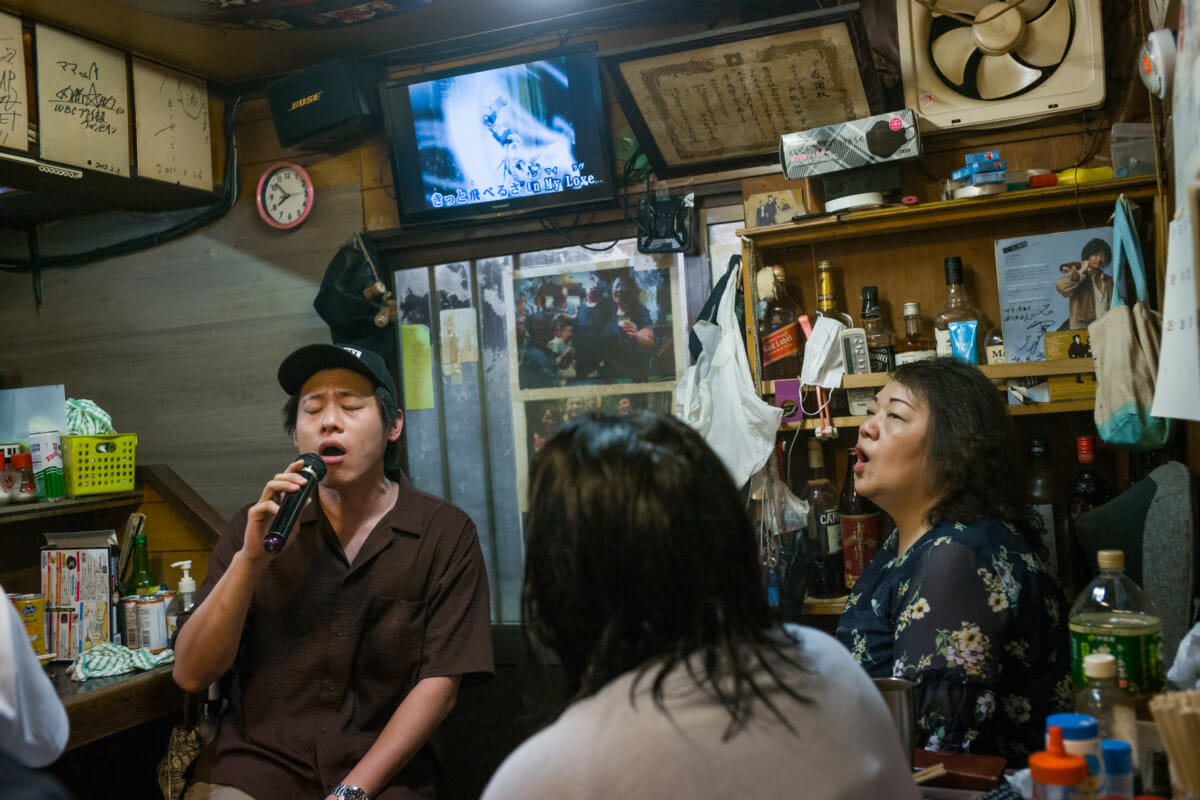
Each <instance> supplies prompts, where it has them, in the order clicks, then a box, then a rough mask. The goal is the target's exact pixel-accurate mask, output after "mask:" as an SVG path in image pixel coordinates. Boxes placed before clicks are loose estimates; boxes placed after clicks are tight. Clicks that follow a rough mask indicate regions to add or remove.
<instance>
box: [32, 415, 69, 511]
mask: <svg viewBox="0 0 1200 800" xmlns="http://www.w3.org/2000/svg"><path fill="white" fill-rule="evenodd" d="M29 454H30V455H31V456H33V479H34V481H35V482H36V483H37V494H38V499H40V500H62V499H63V498H64V497H66V496H67V481H66V478H65V477H64V476H63V456H62V443H61V442H60V440H59V438H58V431H43V432H41V433H31V434H29Z"/></svg>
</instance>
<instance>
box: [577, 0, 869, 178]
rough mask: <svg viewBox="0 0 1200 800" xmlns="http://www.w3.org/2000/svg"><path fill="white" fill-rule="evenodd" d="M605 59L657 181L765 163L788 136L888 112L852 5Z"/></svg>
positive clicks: (608, 55) (610, 53)
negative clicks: (785, 135)
mask: <svg viewBox="0 0 1200 800" xmlns="http://www.w3.org/2000/svg"><path fill="white" fill-rule="evenodd" d="M599 59H600V62H601V64H603V65H604V69H605V72H606V73H607V74H608V76H609V79H610V80H611V81H612V84H613V88H614V90H615V92H616V97H617V101H618V103H619V104H620V105H621V109H622V110H623V111H624V112H625V116H626V118H627V119H628V120H629V124H630V126H631V127H632V128H633V131H634V133H635V134H636V135H637V138H638V143H639V144H640V145H641V148H642V151H643V152H644V153H645V154H646V157H647V158H648V159H649V161H650V164H651V166H653V167H654V171H655V173H656V174H657V175H658V176H659V177H660V178H670V177H677V176H680V175H686V174H691V173H697V172H714V171H717V170H722V169H734V168H738V167H745V166H754V165H759V164H764V163H767V162H769V161H771V160H776V159H778V157H779V155H778V153H779V137H780V136H781V135H782V134H785V133H791V132H793V131H801V130H807V129H809V128H817V127H820V126H822V125H830V124H833V123H837V122H845V121H846V120H851V119H858V118H860V117H868V116H871V115H872V114H879V113H882V112H884V111H886V110H887V109H885V108H884V107H883V90H882V88H881V86H880V83H879V76H878V74H877V73H876V71H875V66H874V62H873V61H872V58H871V50H870V46H869V45H868V43H867V35H866V29H865V27H864V25H863V21H862V17H861V15H860V13H859V10H858V5H857V4H854V3H848V4H845V5H840V6H837V7H836V8H831V9H829V10H821V11H813V12H806V13H803V14H794V15H791V16H787V17H778V18H775V19H772V20H769V21H766V22H761V23H751V24H747V25H739V26H735V27H731V28H724V29H719V30H715V31H712V32H711V33H705V34H700V35H697V36H687V37H683V38H679V39H669V40H667V41H663V42H656V43H654V44H650V45H644V46H639V47H633V48H627V49H622V50H611V51H608V52H606V53H600V54H599Z"/></svg>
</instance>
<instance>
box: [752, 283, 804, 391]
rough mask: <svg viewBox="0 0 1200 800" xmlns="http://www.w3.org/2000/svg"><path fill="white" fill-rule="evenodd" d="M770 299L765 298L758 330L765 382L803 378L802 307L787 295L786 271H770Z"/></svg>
mask: <svg viewBox="0 0 1200 800" xmlns="http://www.w3.org/2000/svg"><path fill="white" fill-rule="evenodd" d="M771 274H772V282H771V296H770V297H768V298H766V302H765V303H764V305H763V310H762V316H761V317H760V318H759V323H758V330H759V337H760V341H761V343H762V379H763V380H766V381H775V380H781V379H785V378H792V379H795V378H797V377H799V375H800V354H801V348H802V342H803V341H804V339H803V336H802V335H801V331H800V326H799V324H798V321H799V319H800V305H799V304H798V303H797V302H796V301H795V300H793V299H792V297H791V295H790V294H788V289H787V279H786V275H785V274H784V271H783V267H780V266H773V267H771Z"/></svg>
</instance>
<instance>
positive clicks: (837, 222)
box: [737, 175, 1157, 248]
mask: <svg viewBox="0 0 1200 800" xmlns="http://www.w3.org/2000/svg"><path fill="white" fill-rule="evenodd" d="M1156 193H1157V184H1156V181H1155V178H1154V176H1152V175H1149V176H1138V177H1133V178H1117V179H1114V180H1111V181H1097V182H1095V183H1083V184H1073V185H1069V186H1053V187H1050V188H1047V189H1026V190H1024V191H1019V192H1006V193H1005V194H998V195H991V196H988V197H979V198H969V199H963V200H946V201H942V202H938V203H924V204H918V205H915V206H896V207H892V206H889V207H887V208H873V209H867V210H863V211H848V212H845V213H843V214H829V215H822V216H818V217H813V218H811V219H800V220H798V221H796V222H788V223H784V224H782V225H770V226H767V227H763V228H749V229H743V230H739V231H738V232H737V233H738V235H739V236H744V237H746V238H747V239H750V240H751V241H753V242H754V246H755V247H758V248H779V247H794V246H796V245H802V244H813V243H816V242H822V241H827V240H829V239H831V238H834V237H837V238H846V237H864V236H882V235H885V234H890V233H898V232H901V231H904V232H911V231H917V230H923V229H928V228H942V227H945V226H949V225H958V224H962V223H973V222H981V221H984V220H994V219H1004V218H1012V217H1030V216H1037V215H1040V214H1044V213H1046V212H1049V211H1061V210H1063V209H1069V208H1074V207H1076V206H1103V205H1112V204H1114V203H1115V202H1116V200H1117V197H1119V196H1120V195H1122V194H1125V195H1127V196H1129V198H1130V199H1133V200H1147V199H1150V198H1152V197H1154V195H1155V194H1156Z"/></svg>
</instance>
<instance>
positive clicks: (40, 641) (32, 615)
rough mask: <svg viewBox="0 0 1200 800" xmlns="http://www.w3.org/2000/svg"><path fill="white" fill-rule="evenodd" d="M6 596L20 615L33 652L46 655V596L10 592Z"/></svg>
mask: <svg viewBox="0 0 1200 800" xmlns="http://www.w3.org/2000/svg"><path fill="white" fill-rule="evenodd" d="M8 597H9V599H10V600H11V601H12V604H13V605H14V606H15V607H16V609H17V613H18V614H20V615H21V622H22V623H24V625H25V635H26V636H28V637H29V644H30V645H32V646H33V652H35V653H37V654H38V655H39V656H44V655H46V652H47V650H46V598H45V597H44V596H43V595H40V594H10V595H9V596H8Z"/></svg>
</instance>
